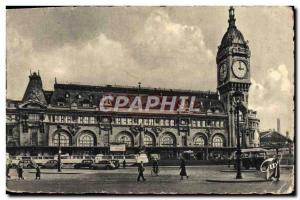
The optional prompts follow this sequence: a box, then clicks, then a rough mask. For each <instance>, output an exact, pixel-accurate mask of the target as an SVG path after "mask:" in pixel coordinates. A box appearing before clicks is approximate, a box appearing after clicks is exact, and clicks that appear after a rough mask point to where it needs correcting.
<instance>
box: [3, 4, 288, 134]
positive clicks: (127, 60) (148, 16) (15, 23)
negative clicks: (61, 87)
mask: <svg viewBox="0 0 300 200" xmlns="http://www.w3.org/2000/svg"><path fill="white" fill-rule="evenodd" d="M228 9H229V8H228V7H208V6H203V7H200V6H194V7H59V8H58V7H56V8H32V9H9V10H7V11H6V54H7V57H6V63H7V66H6V67H7V98H9V99H16V100H19V99H22V97H23V94H24V92H25V89H26V86H27V83H28V80H29V79H28V76H29V74H30V70H31V71H32V72H33V71H38V70H39V73H40V75H41V77H42V80H43V87H44V89H45V90H53V85H54V79H55V77H56V79H57V81H58V83H81V84H92V85H106V84H111V85H114V84H117V85H130V86H137V84H138V82H141V83H142V86H147V87H163V88H173V89H175V88H176V89H193V90H203V91H207V90H210V91H216V87H217V65H216V54H217V48H218V46H219V45H220V42H221V39H222V37H223V35H224V33H225V32H226V30H227V27H228V22H227V20H228ZM235 17H236V26H237V28H238V29H239V30H240V31H241V32H242V33H243V35H244V38H245V39H246V40H248V41H249V47H250V50H251V58H250V63H251V66H250V68H251V69H250V70H251V82H252V85H251V87H250V92H249V108H250V109H254V110H257V112H258V117H259V118H260V120H261V123H260V130H267V129H276V119H277V118H280V120H281V131H282V133H283V134H284V133H285V132H286V131H289V132H290V135H291V136H293V134H294V127H293V124H294V111H293V110H294V102H293V96H294V52H293V51H294V43H293V37H294V30H293V25H294V20H293V18H294V16H293V10H292V9H291V8H289V7H255V6H251V7H235Z"/></svg>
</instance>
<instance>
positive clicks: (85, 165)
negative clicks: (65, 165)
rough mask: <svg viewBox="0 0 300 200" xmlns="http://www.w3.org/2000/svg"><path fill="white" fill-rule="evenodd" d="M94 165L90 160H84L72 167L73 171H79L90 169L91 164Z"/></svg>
mask: <svg viewBox="0 0 300 200" xmlns="http://www.w3.org/2000/svg"><path fill="white" fill-rule="evenodd" d="M93 163H94V161H93V160H91V159H85V160H82V161H81V163H77V164H75V165H74V168H75V169H81V168H92V164H93Z"/></svg>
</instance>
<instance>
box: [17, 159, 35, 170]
mask: <svg viewBox="0 0 300 200" xmlns="http://www.w3.org/2000/svg"><path fill="white" fill-rule="evenodd" d="M19 165H21V166H23V168H28V169H33V168H35V166H36V164H35V163H34V162H32V160H20V162H19Z"/></svg>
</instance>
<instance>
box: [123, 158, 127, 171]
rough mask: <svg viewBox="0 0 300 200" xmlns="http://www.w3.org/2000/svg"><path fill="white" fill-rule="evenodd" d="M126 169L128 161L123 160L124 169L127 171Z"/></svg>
mask: <svg viewBox="0 0 300 200" xmlns="http://www.w3.org/2000/svg"><path fill="white" fill-rule="evenodd" d="M125 168H126V160H125V159H124V160H123V169H125Z"/></svg>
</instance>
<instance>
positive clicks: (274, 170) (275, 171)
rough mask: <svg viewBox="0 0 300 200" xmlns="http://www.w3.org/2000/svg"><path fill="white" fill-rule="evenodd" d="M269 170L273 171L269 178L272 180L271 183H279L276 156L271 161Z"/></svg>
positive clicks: (278, 168)
mask: <svg viewBox="0 0 300 200" xmlns="http://www.w3.org/2000/svg"><path fill="white" fill-rule="evenodd" d="M269 168H272V169H273V172H272V174H271V176H270V179H272V180H273V181H276V182H277V181H279V179H280V165H279V156H278V155H276V156H275V157H274V159H273V162H272V164H271V165H270V167H269Z"/></svg>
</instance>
